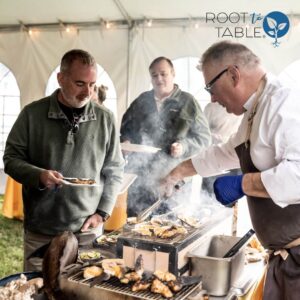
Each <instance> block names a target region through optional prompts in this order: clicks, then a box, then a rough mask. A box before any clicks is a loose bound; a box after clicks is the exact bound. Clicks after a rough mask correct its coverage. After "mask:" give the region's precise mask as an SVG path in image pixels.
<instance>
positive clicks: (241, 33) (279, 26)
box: [205, 11, 290, 47]
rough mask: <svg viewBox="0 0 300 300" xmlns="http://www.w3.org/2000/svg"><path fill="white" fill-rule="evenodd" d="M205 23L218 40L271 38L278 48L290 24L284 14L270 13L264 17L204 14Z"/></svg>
mask: <svg viewBox="0 0 300 300" xmlns="http://www.w3.org/2000/svg"><path fill="white" fill-rule="evenodd" d="M205 22H206V23H207V24H209V23H210V24H212V25H213V26H214V28H215V29H216V32H217V37H218V38H227V39H228V38H235V39H239V38H246V39H262V38H266V37H270V38H272V39H273V40H274V41H273V42H272V43H271V44H272V45H273V46H274V47H279V45H280V42H279V39H280V38H281V37H283V36H284V35H286V34H287V32H288V31H289V28H290V22H289V19H288V17H287V15H285V14H284V13H282V12H280V11H272V12H270V13H268V14H267V15H266V16H263V15H262V14H261V13H258V12H231V13H226V12H219V13H214V12H206V16H205Z"/></svg>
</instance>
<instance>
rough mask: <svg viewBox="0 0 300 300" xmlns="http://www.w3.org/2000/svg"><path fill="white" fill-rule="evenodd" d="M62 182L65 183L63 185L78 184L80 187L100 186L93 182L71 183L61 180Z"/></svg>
mask: <svg viewBox="0 0 300 300" xmlns="http://www.w3.org/2000/svg"><path fill="white" fill-rule="evenodd" d="M66 178H68V179H75V178H71V177H70V178H69V177H66ZM62 183H63V184H65V185H70V186H80V187H82V186H86V187H94V186H100V184H97V183H94V184H84V183H72V182H69V181H67V180H63V181H62Z"/></svg>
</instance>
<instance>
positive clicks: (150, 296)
mask: <svg viewBox="0 0 300 300" xmlns="http://www.w3.org/2000/svg"><path fill="white" fill-rule="evenodd" d="M68 280H69V281H71V282H74V283H76V284H84V285H87V286H89V285H90V282H91V281H92V278H91V279H84V278H83V272H82V271H81V272H79V273H77V274H75V275H72V276H70V277H69V278H68ZM131 286H132V285H131V284H122V283H121V282H120V281H119V279H118V278H116V277H112V278H110V279H109V280H107V281H105V282H102V283H100V284H96V285H95V286H93V287H91V288H96V289H102V290H106V291H109V292H112V293H117V294H121V295H124V296H131V297H135V298H139V299H144V300H165V299H166V298H164V297H163V296H162V295H160V294H155V293H152V292H151V291H150V290H145V291H139V292H133V291H131ZM200 287H202V282H199V283H195V284H193V285H190V286H185V287H183V288H182V290H181V291H179V292H177V293H175V294H174V296H173V297H172V298H169V299H171V300H184V299H186V298H187V297H188V296H189V295H190V294H191V293H192V292H194V291H195V290H196V289H197V288H200Z"/></svg>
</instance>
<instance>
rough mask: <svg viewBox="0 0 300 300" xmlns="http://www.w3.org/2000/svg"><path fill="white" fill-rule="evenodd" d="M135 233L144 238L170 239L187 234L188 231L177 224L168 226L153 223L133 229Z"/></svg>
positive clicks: (142, 224) (143, 224)
mask: <svg viewBox="0 0 300 300" xmlns="http://www.w3.org/2000/svg"><path fill="white" fill-rule="evenodd" d="M132 231H133V232H135V233H138V234H140V235H142V236H155V237H158V238H161V239H170V238H173V237H175V236H177V235H180V234H186V233H187V230H186V229H185V228H184V227H183V226H180V225H177V224H172V223H169V224H166V223H165V222H163V223H159V222H156V221H152V223H141V224H139V225H137V226H136V227H135V228H133V229H132Z"/></svg>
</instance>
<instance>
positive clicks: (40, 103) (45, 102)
mask: <svg viewBox="0 0 300 300" xmlns="http://www.w3.org/2000/svg"><path fill="white" fill-rule="evenodd" d="M49 102H50V96H47V97H44V98H41V99H39V100H34V101H32V102H30V103H28V104H26V105H25V106H24V110H29V111H30V110H36V109H40V108H43V107H48V106H49Z"/></svg>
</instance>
